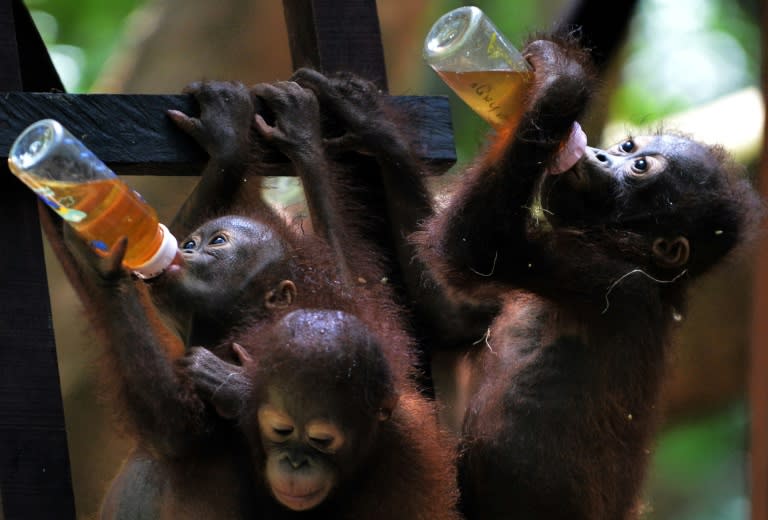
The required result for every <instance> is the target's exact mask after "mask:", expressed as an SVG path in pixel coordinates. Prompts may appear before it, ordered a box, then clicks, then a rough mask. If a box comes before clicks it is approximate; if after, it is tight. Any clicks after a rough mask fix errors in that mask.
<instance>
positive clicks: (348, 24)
mask: <svg viewBox="0 0 768 520" xmlns="http://www.w3.org/2000/svg"><path fill="white" fill-rule="evenodd" d="M283 13H284V15H285V22H286V26H287V27H288V41H289V44H290V47H291V57H292V60H293V68H294V70H295V69H298V68H300V67H314V68H316V69H318V70H320V71H322V72H325V73H332V72H338V71H342V70H345V71H350V72H354V73H355V74H358V75H360V76H362V77H364V78H366V79H368V80H371V81H373V82H374V83H376V84H377V85H378V86H379V88H381V89H382V90H384V91H387V90H388V88H387V71H386V66H385V63H384V48H383V46H382V42H381V28H380V26H379V18H378V13H377V10H376V1H375V0H283Z"/></svg>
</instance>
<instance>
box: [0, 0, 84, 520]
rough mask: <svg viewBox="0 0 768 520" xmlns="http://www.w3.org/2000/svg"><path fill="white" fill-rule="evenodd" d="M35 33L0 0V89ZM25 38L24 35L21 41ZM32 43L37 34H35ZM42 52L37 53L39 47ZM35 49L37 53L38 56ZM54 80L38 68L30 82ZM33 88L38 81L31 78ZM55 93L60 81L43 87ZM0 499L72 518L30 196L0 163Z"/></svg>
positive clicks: (10, 516) (6, 508) (15, 512)
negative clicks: (2, 241)
mask: <svg viewBox="0 0 768 520" xmlns="http://www.w3.org/2000/svg"><path fill="white" fill-rule="evenodd" d="M30 31H34V32H36V29H35V28H34V26H33V25H32V24H31V19H30V18H29V13H28V12H27V11H26V8H25V7H24V6H23V4H22V3H21V1H19V0H0V91H8V90H21V89H22V88H23V86H24V85H23V83H24V82H23V79H24V75H23V74H22V72H21V63H22V60H20V59H19V56H20V54H24V53H25V52H27V51H29V52H27V54H26V59H25V60H24V61H25V62H26V64H25V65H24V66H29V67H37V68H38V69H44V68H45V67H46V66H47V64H50V59H49V58H48V56H47V54H46V55H45V56H39V55H38V56H37V59H35V57H34V56H33V54H32V52H34V50H32V49H26V48H25V49H22V47H21V44H20V43H19V44H17V41H19V42H21V41H22V39H18V40H17V37H16V36H17V34H20V33H23V32H26V33H28V32H30ZM30 37H31V35H29V34H27V35H26V37H25V38H26V39H27V40H28V39H29V38H30ZM38 38H39V36H38ZM43 50H44V49H43ZM39 51H40V49H38V52H39ZM44 75H45V76H47V77H48V79H52V78H54V77H55V79H56V80H58V76H56V73H55V71H50V70H49V71H47V72H46V71H44V70H39V71H38V72H37V73H36V75H35V76H36V77H37V78H43V77H44ZM30 81H31V82H32V83H35V82H36V81H37V80H30ZM48 87H49V88H60V87H61V84H60V82H59V83H58V84H56V82H55V81H52V84H50V85H48ZM0 236H4V237H6V239H7V241H6V243H7V244H8V247H7V248H6V250H5V251H4V252H3V254H2V255H0V273H1V274H0V494H2V507H3V513H4V518H5V520H17V519H19V520H22V519H25V520H26V519H36V518H56V519H63V520H66V519H69V518H74V517H75V507H74V499H73V495H72V484H71V477H70V471H69V454H68V450H67V438H66V430H65V426H64V412H63V407H62V400H61V387H60V385H59V373H58V364H57V360H56V349H55V342H54V336H53V327H52V323H51V309H50V299H49V296H48V285H47V281H46V272H45V264H44V260H43V247H42V236H41V232H40V226H39V221H38V216H37V203H36V198H35V197H34V195H32V193H31V192H30V191H29V190H28V189H27V188H25V187H24V186H23V185H22V184H21V183H20V182H18V181H17V180H16V179H15V178H14V177H13V176H12V175H11V173H10V172H9V171H8V167H7V165H6V164H5V163H3V164H2V165H0Z"/></svg>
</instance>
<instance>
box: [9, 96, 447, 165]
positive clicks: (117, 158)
mask: <svg viewBox="0 0 768 520" xmlns="http://www.w3.org/2000/svg"><path fill="white" fill-rule="evenodd" d="M393 101H394V102H395V104H396V105H397V106H399V107H400V108H402V109H403V110H405V111H406V113H407V114H409V116H408V119H409V124H411V131H412V132H413V138H414V141H415V143H416V146H417V148H418V152H419V155H420V157H421V159H422V160H424V161H425V162H426V163H428V164H429V165H430V166H431V168H430V173H442V171H444V170H446V169H447V168H449V167H450V166H451V165H452V164H453V163H454V162H455V161H456V151H455V148H454V144H453V132H452V127H451V117H450V107H449V105H448V100H447V98H445V97H442V96H396V97H394V98H393ZM171 108H173V109H176V110H181V111H182V112H185V113H188V114H196V113H198V108H197V106H196V103H195V102H194V100H193V99H192V97H191V96H188V95H127V94H126V95H107V94H47V93H25V92H5V93H0V158H6V157H7V156H8V151H9V150H10V147H11V145H12V144H13V141H14V140H15V139H16V137H17V136H18V135H19V133H21V132H22V131H23V130H24V128H26V127H27V126H28V125H29V124H31V123H33V122H35V121H37V120H40V119H45V118H52V119H56V120H58V121H59V122H60V123H61V124H62V125H64V127H65V128H67V129H68V130H69V131H70V132H72V133H73V134H74V135H75V136H77V137H78V138H80V139H81V140H82V141H83V143H84V144H85V145H86V146H87V147H88V148H90V149H91V151H92V152H94V153H95V154H96V156H97V157H99V158H100V159H101V160H102V161H104V162H105V163H107V164H108V165H110V167H112V168H113V169H114V170H115V172H117V173H118V174H125V175H197V174H199V172H200V171H201V168H202V165H203V162H204V161H205V160H206V155H205V152H204V151H203V150H202V149H201V148H200V147H198V146H197V144H196V143H195V142H194V141H193V140H192V139H191V138H190V137H188V136H187V135H186V134H184V133H183V132H181V131H180V130H179V129H177V128H176V127H175V126H174V125H173V123H172V122H171V121H170V119H169V118H168V117H167V116H166V115H165V111H166V110H168V109H171ZM276 160H279V159H277V158H276ZM286 164H287V163H286ZM286 171H287V169H286Z"/></svg>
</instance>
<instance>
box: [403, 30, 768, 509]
mask: <svg viewBox="0 0 768 520" xmlns="http://www.w3.org/2000/svg"><path fill="white" fill-rule="evenodd" d="M525 53H526V54H527V55H528V56H529V58H530V59H531V61H532V62H533V63H534V64H535V66H536V72H535V81H534V83H533V85H532V88H531V90H530V96H529V99H527V100H526V109H525V113H524V114H523V116H522V118H521V120H520V121H515V122H511V123H510V125H509V126H508V127H507V128H505V129H502V130H501V131H500V132H499V134H498V135H497V136H496V137H495V138H494V139H493V140H492V141H491V143H490V144H489V147H488V149H487V150H486V151H485V153H484V154H483V155H481V156H480V157H479V158H478V159H477V160H476V161H475V162H474V164H473V165H472V166H470V167H469V168H468V169H467V171H466V172H464V174H463V176H462V179H461V181H460V185H459V187H458V189H457V190H456V193H455V194H454V195H453V197H452V199H451V201H450V202H449V204H448V206H447V208H446V209H445V210H444V211H442V212H441V213H440V214H438V215H437V216H435V217H434V218H432V219H431V220H430V221H429V222H427V224H426V225H425V227H424V230H423V231H422V232H420V233H418V234H417V235H416V237H415V238H416V241H417V242H418V243H419V245H420V248H421V255H422V258H423V260H424V261H425V263H427V264H428V265H430V266H431V267H433V268H434V271H435V273H436V275H437V276H438V278H439V280H440V281H441V282H442V283H443V284H444V285H445V286H446V287H448V288H449V289H450V290H451V291H453V294H454V295H455V296H456V297H458V298H469V299H473V300H476V301H480V302H494V301H495V302H501V304H502V305H503V307H502V310H501V312H500V313H499V314H498V316H497V318H496V320H495V321H494V322H493V324H492V325H491V327H490V328H489V329H488V333H487V335H486V337H485V338H484V340H483V341H481V342H479V343H478V345H477V348H476V350H475V352H474V354H473V357H472V362H473V365H472V378H471V388H472V395H471V398H470V402H469V405H468V409H467V411H466V416H465V420H464V426H463V443H462V444H463V445H462V453H461V461H460V465H459V471H460V487H461V491H462V502H463V510H464V512H465V513H466V516H467V518H469V519H478V520H494V519H498V520H501V519H509V518H531V519H533V518H535V519H537V520H547V519H564V520H565V519H568V520H576V519H584V520H586V519H591V520H594V519H617V520H618V519H627V518H633V517H634V515H635V514H636V513H637V507H636V506H637V505H638V494H639V492H640V489H641V485H642V482H643V477H644V474H645V469H646V463H647V458H648V453H649V451H648V449H649V443H650V441H651V438H652V435H653V432H654V428H655V425H656V420H657V415H658V410H657V405H658V394H659V387H660V384H661V381H662V377H663V374H664V368H665V364H666V359H667V355H668V344H669V339H670V333H671V325H672V323H673V315H674V314H675V313H676V312H679V311H681V310H682V309H681V307H682V305H683V302H684V296H685V290H686V287H687V286H688V285H689V283H690V282H691V281H692V280H694V279H695V278H696V277H698V276H699V275H701V274H703V273H704V272H706V271H707V270H708V269H710V268H711V267H712V266H714V265H716V264H717V263H718V262H720V261H721V260H722V258H723V257H724V256H725V255H726V254H727V253H729V252H730V251H731V250H732V249H733V248H734V247H736V246H738V245H739V244H740V243H742V240H743V235H744V232H745V230H747V229H748V228H749V223H750V222H751V220H752V216H754V215H755V214H756V212H757V211H758V209H757V208H758V206H759V204H758V202H757V199H756V196H755V194H754V192H753V190H752V189H751V187H750V186H749V183H748V182H747V181H746V180H745V179H744V178H742V177H740V176H739V174H738V173H739V172H734V171H733V169H732V168H731V161H730V160H728V159H727V158H726V157H725V155H724V154H723V152H722V150H721V149H719V148H711V147H705V146H703V145H700V144H698V143H695V142H693V141H691V140H688V139H682V138H679V137H674V136H664V137H660V136H653V137H652V138H649V140H648V143H649V144H648V147H649V148H647V149H648V150H651V149H652V150H654V152H653V153H658V154H661V155H663V156H664V157H666V159H665V160H666V161H667V163H665V164H666V168H665V169H664V171H662V172H659V174H658V175H656V176H655V177H653V178H649V179H645V180H643V179H642V178H639V177H638V178H635V177H632V176H629V175H628V176H625V177H622V180H621V181H618V180H617V178H616V177H611V176H610V175H608V174H607V173H606V172H607V168H602V166H603V162H601V160H599V159H598V156H599V154H600V153H602V151H599V150H588V151H587V154H586V155H585V157H584V158H582V159H581V160H580V161H579V162H578V163H577V164H576V165H575V166H574V167H573V168H572V169H571V170H569V171H567V172H566V173H562V174H560V175H547V174H545V173H544V172H545V169H546V167H547V166H549V165H551V164H552V163H553V161H554V158H555V157H556V153H557V150H558V147H559V146H560V143H562V142H564V141H565V139H566V138H567V137H568V135H569V132H570V129H571V125H572V123H573V122H574V121H575V120H576V119H577V118H578V117H580V115H581V113H582V111H583V110H584V109H585V107H586V105H587V102H588V101H589V99H590V95H591V93H592V92H593V91H594V90H595V86H594V83H593V80H592V77H591V74H590V72H589V71H590V68H591V67H590V65H589V62H588V60H587V57H586V55H585V54H584V53H583V52H581V51H580V50H579V49H578V48H577V47H574V46H573V43H572V42H569V41H565V40H556V41H555V42H554V43H543V42H541V41H535V42H532V43H531V44H529V45H528V46H527V48H526V50H525ZM612 150H613V149H612ZM638 153H639V152H638ZM648 153H651V152H650V151H649V152H648ZM625 155H626V156H629V155H630V154H625ZM602 157H603V158H605V157H607V156H606V154H605V153H603V155H602ZM611 157H612V156H611ZM623 159H624V156H618V155H617V156H616V157H613V159H611V158H610V157H609V158H608V159H606V161H607V163H611V164H613V163H615V164H616V165H618V164H619V161H620V160H623ZM611 161H613V163H612V162H611ZM628 164H629V163H628ZM632 164H634V163H632ZM601 168H602V169H601ZM616 168H618V166H616ZM616 171H619V170H618V169H617V170H616ZM621 171H624V170H621ZM539 193H540V194H541V195H540V205H541V207H542V208H543V211H540V212H535V211H533V209H534V208H535V207H536V205H537V197H536V195H537V194H539ZM680 236H683V237H686V238H687V239H688V241H689V243H690V258H688V261H687V262H685V263H683V264H679V263H677V264H675V263H674V262H672V261H671V260H669V259H666V260H665V259H664V258H660V257H659V255H657V254H654V253H653V252H652V249H653V245H654V243H655V240H657V239H658V238H662V239H667V240H669V241H670V242H671V241H672V240H673V239H674V238H676V237H680ZM638 270H642V272H640V271H638Z"/></svg>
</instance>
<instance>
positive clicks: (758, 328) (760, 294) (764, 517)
mask: <svg viewBox="0 0 768 520" xmlns="http://www.w3.org/2000/svg"><path fill="white" fill-rule="evenodd" d="M761 8H762V13H761V15H762V16H761V25H762V31H761V33H760V34H761V37H762V43H763V45H762V48H763V49H768V32H766V31H768V5H766V2H761ZM761 87H762V94H763V102H764V103H768V56H766V55H765V53H764V54H763V57H762V77H761ZM758 188H759V190H760V194H761V195H762V196H763V197H766V198H768V132H766V133H765V134H764V136H763V153H762V156H761V158H760V170H759V177H758ZM752 287H753V288H754V293H753V295H754V297H753V300H752V305H753V307H752V308H753V311H752V348H751V359H750V364H749V367H750V373H749V379H750V384H749V394H750V412H751V417H750V419H751V421H750V424H751V435H750V437H751V439H750V470H751V471H750V473H751V475H750V477H751V478H750V484H751V498H752V516H751V518H752V520H768V377H766V373H765V371H766V367H768V320H766V315H767V313H768V311H767V309H768V239H766V237H765V236H763V237H762V241H761V243H760V246H759V249H758V254H757V257H756V260H755V273H754V282H753V284H752Z"/></svg>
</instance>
